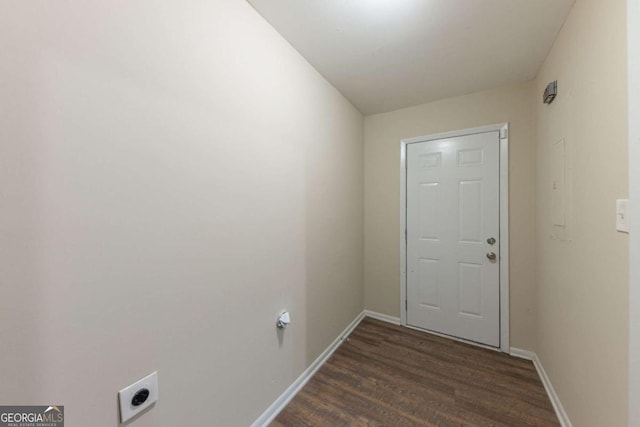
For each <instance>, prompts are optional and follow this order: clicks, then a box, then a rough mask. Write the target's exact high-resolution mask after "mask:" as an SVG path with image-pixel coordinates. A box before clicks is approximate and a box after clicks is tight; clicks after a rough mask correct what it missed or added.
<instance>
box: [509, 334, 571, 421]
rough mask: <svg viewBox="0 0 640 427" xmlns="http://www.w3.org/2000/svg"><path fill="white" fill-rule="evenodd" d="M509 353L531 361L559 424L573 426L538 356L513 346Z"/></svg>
mask: <svg viewBox="0 0 640 427" xmlns="http://www.w3.org/2000/svg"><path fill="white" fill-rule="evenodd" d="M510 354H511V355H512V356H513V357H519V358H520V359H526V360H530V361H532V362H533V366H535V368H536V371H538V376H540V380H541V381H542V385H544V389H545V390H546V391H547V395H548V396H549V400H551V405H553V409H554V410H555V411H556V415H557V416H558V421H560V425H561V426H562V427H573V425H572V424H571V420H570V419H569V416H568V415H567V412H566V411H565V410H564V406H562V402H560V398H559V397H558V394H557V393H556V390H555V389H554V388H553V384H551V380H550V379H549V376H548V375H547V372H546V371H545V370H544V366H542V362H541V361H540V359H539V358H538V355H537V354H536V353H535V352H533V351H529V350H522V349H520V348H515V347H511V351H510Z"/></svg>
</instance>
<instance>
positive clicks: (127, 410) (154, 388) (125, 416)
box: [118, 371, 159, 423]
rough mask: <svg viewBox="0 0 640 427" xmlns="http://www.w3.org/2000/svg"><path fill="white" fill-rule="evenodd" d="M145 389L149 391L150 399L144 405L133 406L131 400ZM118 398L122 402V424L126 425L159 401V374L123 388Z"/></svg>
mask: <svg viewBox="0 0 640 427" xmlns="http://www.w3.org/2000/svg"><path fill="white" fill-rule="evenodd" d="M143 388H146V389H148V390H149V397H148V398H147V400H146V401H145V402H144V403H143V404H142V405H139V406H133V405H132V404H131V399H133V396H134V395H135V394H136V393H137V392H138V391H139V390H142V389H143ZM118 397H119V400H120V422H123V423H124V422H125V421H128V420H130V419H131V418H133V417H134V416H136V415H137V414H139V413H140V412H142V411H144V410H145V409H147V408H148V407H149V406H151V405H153V404H154V403H155V402H157V401H158V397H159V395H158V372H157V371H156V372H154V373H153V374H151V375H149V376H146V377H144V378H143V379H141V380H139V381H136V382H135V383H133V384H131V385H130V386H128V387H125V388H123V389H122V390H120V391H119V392H118Z"/></svg>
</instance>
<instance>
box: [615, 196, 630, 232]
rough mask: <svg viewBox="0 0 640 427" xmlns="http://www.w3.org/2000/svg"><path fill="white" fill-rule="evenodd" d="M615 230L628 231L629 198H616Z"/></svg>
mask: <svg viewBox="0 0 640 427" xmlns="http://www.w3.org/2000/svg"><path fill="white" fill-rule="evenodd" d="M616 230H618V231H622V232H624V233H628V232H629V199H618V200H616Z"/></svg>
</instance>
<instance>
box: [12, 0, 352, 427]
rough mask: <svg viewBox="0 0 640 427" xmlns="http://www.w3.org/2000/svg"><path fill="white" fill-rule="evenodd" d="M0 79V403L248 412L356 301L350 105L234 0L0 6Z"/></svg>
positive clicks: (167, 414)
mask: <svg viewBox="0 0 640 427" xmlns="http://www.w3.org/2000/svg"><path fill="white" fill-rule="evenodd" d="M0 92H1V93H2V96H0V198H1V199H2V206H3V207H2V209H1V210H0V271H1V272H2V273H1V274H0V294H1V295H2V298H0V337H1V339H2V351H1V352H0V378H2V384H1V385H0V402H2V404H3V405H9V404H22V405H26V404H38V405H43V404H59V405H65V414H66V417H67V420H66V421H67V424H68V425H69V426H96V427H103V426H109V427H113V426H116V425H118V410H117V392H118V390H120V389H121V388H123V387H125V386H127V385H129V384H130V383H132V382H134V381H135V380H138V379H139V378H142V377H143V376H145V375H147V374H149V373H151V372H152V371H154V370H158V371H159V384H160V400H159V402H158V403H157V405H155V407H154V408H153V409H151V410H150V411H149V412H147V413H145V414H144V415H143V416H142V417H140V418H139V419H138V420H136V421H135V426H136V427H147V426H187V425H190V426H196V425H220V426H240V425H244V426H246V425H249V424H251V423H252V422H253V421H254V420H255V419H256V418H257V417H258V416H259V415H260V414H261V413H262V411H264V410H265V409H266V408H267V407H268V406H269V405H270V404H271V403H272V402H273V401H274V400H275V399H276V398H277V397H278V396H279V395H280V393H282V392H283V391H284V390H285V389H286V387H288V386H289V385H290V384H291V383H292V382H293V381H294V379H295V378H296V377H297V376H298V375H299V374H300V373H301V372H302V371H303V370H304V369H305V368H306V367H307V366H309V364H310V363H311V362H312V361H313V360H314V359H315V358H316V357H317V356H318V355H319V353H320V352H321V351H322V350H324V349H325V348H326V347H327V345H328V344H329V343H330V342H331V341H333V339H334V338H335V337H336V336H337V335H338V334H339V333H340V332H341V331H342V330H343V329H344V328H345V327H346V326H347V325H348V324H349V323H350V322H351V321H352V320H353V319H354V318H355V317H356V315H358V314H359V313H361V312H362V309H363V288H362V275H363V272H362V264H363V247H362V246H363V231H362V217H363V163H362V150H363V118H362V115H361V114H360V113H359V112H358V111H357V110H356V109H355V108H354V107H353V106H352V105H351V104H350V103H349V102H347V101H346V100H345V99H344V98H343V97H342V96H341V95H340V94H339V93H338V92H337V90H336V89H335V88H333V87H332V86H331V85H330V84H329V83H328V82H327V81H326V80H325V79H324V78H322V77H321V76H320V75H319V74H318V73H317V72H316V70H314V69H313V68H312V67H311V66H310V65H309V64H308V63H307V62H306V61H305V60H304V59H303V58H302V57H301V56H300V55H299V54H298V53H297V52H295V51H294V50H293V48H292V47H291V46H290V45H289V44H288V43H287V42H286V41H285V40H284V39H283V38H282V37H281V36H280V35H278V34H277V33H276V31H275V30H274V29H273V28H272V27H271V26H270V25H269V24H267V23H266V22H265V21H264V19H262V18H261V17H260V16H259V15H258V14H257V13H256V12H255V11H254V10H253V9H252V8H251V6H250V5H249V4H248V3H247V2H244V1H237V0H206V1H204V0H193V1H189V2H176V1H167V0H154V1H150V0H140V1H135V2H123V1H97V0H83V1H77V0H56V1H45V2H34V1H16V2H14V1H5V2H0ZM281 309H288V310H290V311H291V316H292V324H291V325H290V326H289V327H288V328H287V329H286V331H285V332H284V333H282V334H281V333H278V332H277V330H276V327H275V321H276V316H277V314H278V312H279V311H280V310H281Z"/></svg>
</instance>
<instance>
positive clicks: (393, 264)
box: [365, 82, 536, 349]
mask: <svg viewBox="0 0 640 427" xmlns="http://www.w3.org/2000/svg"><path fill="white" fill-rule="evenodd" d="M534 89H535V87H534V84H533V82H528V83H522V84H518V85H514V86H508V87H502V88H498V89H493V90H488V91H485V92H480V93H475V94H471V95H466V96H461V97H456V98H449V99H446V100H442V101H437V102H433V103H429V104H423V105H419V106H417V107H412V108H407V109H403V110H398V111H394V112H391V113H384V114H377V115H373V116H368V117H366V118H365V307H366V308H367V309H369V310H373V311H377V312H380V313H384V314H388V315H392V316H399V314H400V283H399V281H400V251H399V247H400V241H399V231H398V230H399V228H400V222H399V221H400V140H401V139H403V138H409V137H415V136H421V135H427V134H433V133H439V132H445V131H451V130H458V129H464V128H470V127H476V126H483V125H489V124H495V123H502V122H509V123H510V138H509V162H510V172H509V183H510V192H509V197H510V206H509V208H510V211H511V218H510V233H511V236H510V237H511V238H510V245H511V247H510V269H511V271H510V282H511V288H510V292H511V308H510V317H511V318H510V328H511V345H512V346H516V347H520V348H525V349H531V348H533V347H534V339H535V330H534V327H535V319H534V314H535V310H536V307H535V300H536V298H535V232H534V228H535V202H534V197H535V161H534V160H535V124H534V117H535V116H534V109H535V106H534V104H533V98H534Z"/></svg>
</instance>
